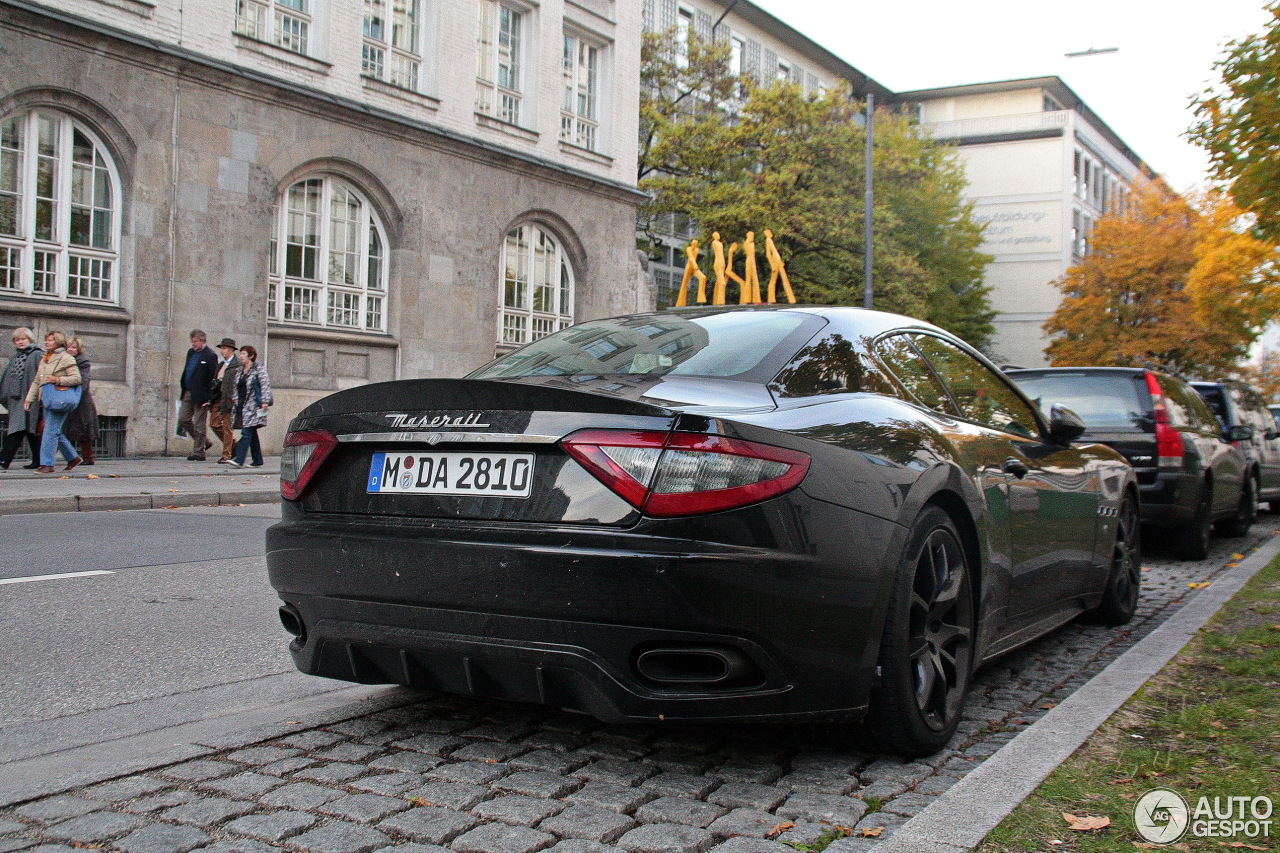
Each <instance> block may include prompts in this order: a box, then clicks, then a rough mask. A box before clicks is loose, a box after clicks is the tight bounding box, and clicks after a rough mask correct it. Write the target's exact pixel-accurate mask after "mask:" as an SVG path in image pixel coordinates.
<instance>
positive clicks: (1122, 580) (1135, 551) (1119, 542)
mask: <svg viewBox="0 0 1280 853" xmlns="http://www.w3.org/2000/svg"><path fill="white" fill-rule="evenodd" d="M1141 537H1142V533H1141V525H1140V524H1139V523H1138V507H1137V505H1136V504H1135V503H1134V501H1133V499H1132V498H1125V499H1124V503H1122V504H1121V505H1120V514H1119V515H1118V516H1117V517H1116V542H1115V545H1114V546H1113V547H1112V549H1111V571H1110V574H1109V575H1108V577H1107V588H1106V590H1105V591H1104V592H1103V594H1102V601H1100V602H1098V606H1097V607H1095V608H1093V609H1092V610H1090V611H1088V612H1087V613H1086V614H1085V617H1086V618H1088V619H1089V620H1091V621H1094V622H1101V623H1102V624H1103V625H1123V624H1125V623H1126V622H1128V621H1129V620H1130V619H1132V618H1133V614H1134V613H1135V612H1136V611H1137V609H1138V593H1139V590H1140V589H1141V588H1142V538H1141Z"/></svg>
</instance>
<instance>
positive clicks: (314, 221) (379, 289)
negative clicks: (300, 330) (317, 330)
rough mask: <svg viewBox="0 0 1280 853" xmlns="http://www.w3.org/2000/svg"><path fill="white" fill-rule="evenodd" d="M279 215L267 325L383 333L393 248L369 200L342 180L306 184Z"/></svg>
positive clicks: (287, 198) (295, 189)
mask: <svg viewBox="0 0 1280 853" xmlns="http://www.w3.org/2000/svg"><path fill="white" fill-rule="evenodd" d="M276 213H277V215H276V234H275V236H274V237H273V238H272V239H271V276H270V285H269V288H268V299H269V305H268V308H267V317H268V319H271V320H276V321H279V322H283V323H291V324H296V325H301V326H328V327H333V328H339V329H354V330H358V331H367V332H385V331H386V329H387V262H386V253H387V250H386V246H387V241H386V237H385V234H384V231H383V228H382V223H381V222H379V221H378V216H377V214H376V213H375V212H374V210H373V206H372V205H371V204H369V201H368V200H367V199H366V198H365V197H364V196H363V195H361V193H360V192H359V191H358V190H356V188H355V187H353V186H351V185H350V184H348V183H347V182H345V181H343V180H340V179H339V178H334V177H330V176H326V177H321V178H307V179H306V180H302V181H298V182H297V183H296V184H294V185H293V186H291V187H289V189H288V190H287V191H286V192H285V194H284V199H283V200H282V202H281V206H280V207H278V208H277V211H276Z"/></svg>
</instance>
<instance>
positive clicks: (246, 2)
mask: <svg viewBox="0 0 1280 853" xmlns="http://www.w3.org/2000/svg"><path fill="white" fill-rule="evenodd" d="M313 7H314V2H313V0H236V32H238V33H240V34H241V35H245V36H249V37H250V38H255V39H258V40H259V41H265V42H270V43H272V44H275V45H279V46H280V47H282V48H284V49H285V50H291V51H293V52H294V53H301V54H303V55H306V54H308V53H309V52H310V44H311V26H312V16H313V15H314V14H315V10H314V8H313Z"/></svg>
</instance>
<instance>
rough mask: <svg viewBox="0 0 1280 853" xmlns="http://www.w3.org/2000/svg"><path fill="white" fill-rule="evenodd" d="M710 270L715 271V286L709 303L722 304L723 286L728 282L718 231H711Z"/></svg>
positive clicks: (722, 246) (722, 245) (722, 244)
mask: <svg viewBox="0 0 1280 853" xmlns="http://www.w3.org/2000/svg"><path fill="white" fill-rule="evenodd" d="M711 271H712V272H713V273H715V277H716V279H715V288H714V290H712V292H711V304H712V305H723V304H724V297H725V293H724V291H725V288H726V286H727V285H728V283H729V279H728V277H727V276H726V275H725V262H724V243H722V242H721V241H720V232H719V231H713V232H712V233H711Z"/></svg>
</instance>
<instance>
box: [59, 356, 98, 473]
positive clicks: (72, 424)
mask: <svg viewBox="0 0 1280 853" xmlns="http://www.w3.org/2000/svg"><path fill="white" fill-rule="evenodd" d="M67 354H68V355H70V356H71V357H72V358H74V359H75V360H76V367H77V368H78V369H79V370H80V405H78V406H76V410H75V411H74V412H72V413H71V414H70V415H69V416H68V417H67V422H66V423H65V424H63V425H62V434H63V435H65V436H66V437H67V440H68V441H70V442H71V443H72V444H74V445H76V446H77V447H79V448H80V458H81V459H83V460H84V462H82V463H80V464H82V465H92V464H93V446H94V444H96V443H97V441H98V406H97V404H96V403H94V402H93V391H92V389H91V388H90V387H89V371H90V369H91V368H92V367H93V365H91V364H90V363H89V357H88V356H87V355H85V352H84V342H83V341H81V340H80V339H79V338H72V339H71V340H69V341H67Z"/></svg>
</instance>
